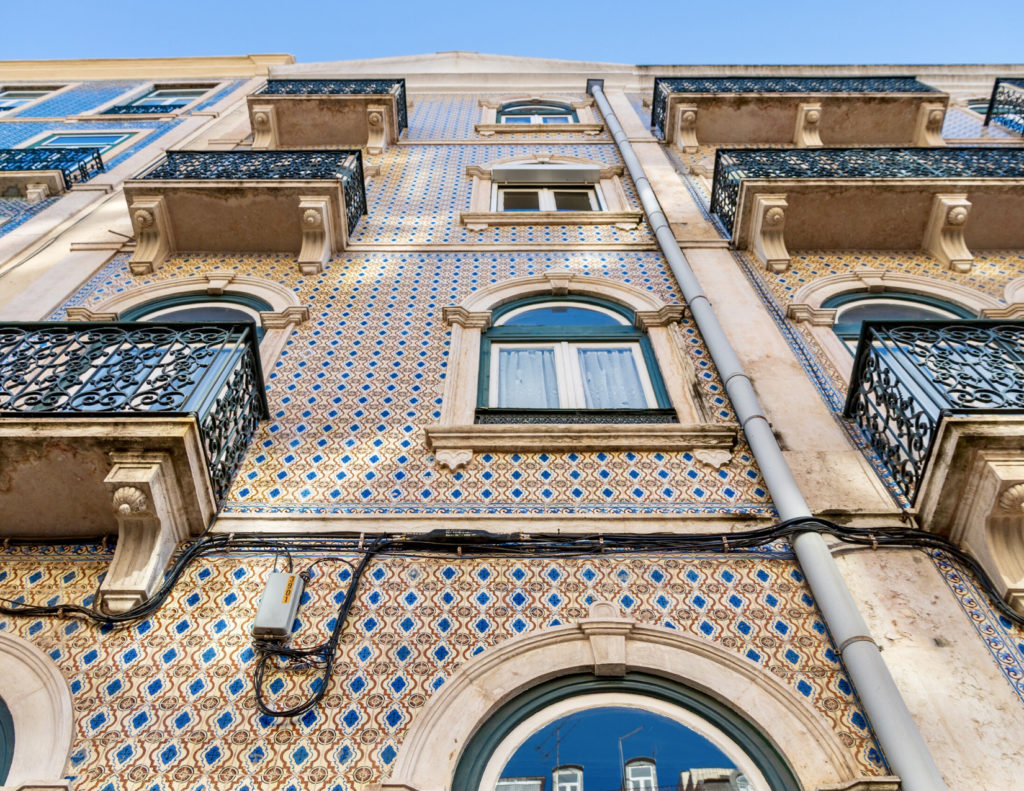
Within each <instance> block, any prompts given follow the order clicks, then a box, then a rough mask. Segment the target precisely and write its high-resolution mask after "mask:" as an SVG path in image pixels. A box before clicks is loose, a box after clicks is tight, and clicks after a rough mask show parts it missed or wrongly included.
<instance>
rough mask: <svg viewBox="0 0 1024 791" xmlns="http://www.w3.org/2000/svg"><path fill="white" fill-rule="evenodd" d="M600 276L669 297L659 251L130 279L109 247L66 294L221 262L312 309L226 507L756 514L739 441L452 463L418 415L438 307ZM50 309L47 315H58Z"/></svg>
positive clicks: (190, 264) (748, 460)
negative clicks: (726, 453)
mask: <svg viewBox="0 0 1024 791" xmlns="http://www.w3.org/2000/svg"><path fill="white" fill-rule="evenodd" d="M567 268H571V269H576V270H579V271H583V272H585V273H590V274H595V275H601V276H604V277H609V278H612V279H615V280H618V281H620V282H623V283H627V284H630V285H632V286H635V287H638V288H641V289H645V290H648V291H651V292H653V293H655V294H656V295H657V296H658V297H659V298H660V299H662V300H663V301H665V302H667V303H670V304H671V303H676V302H678V299H679V297H678V294H677V292H676V290H675V286H674V284H673V282H672V280H671V278H670V277H669V275H668V273H667V272H666V271H665V269H664V265H663V262H662V259H661V257H660V256H659V255H658V254H656V253H653V252H636V251H629V252H626V251H623V252H619V251H616V252H602V253H577V252H565V253H555V252H549V253H504V252H501V253H499V252H484V251H481V252H473V253H445V254H437V253H431V254H426V253H409V254H403V253H358V254H356V253H350V254H343V255H341V256H338V257H337V258H335V259H334V260H332V261H330V262H329V264H328V265H327V267H326V268H325V270H324V272H323V273H322V274H320V275H316V276H303V275H300V274H299V273H298V272H297V270H296V266H295V264H294V261H293V260H292V259H291V258H290V257H289V256H286V255H278V256H274V255H265V256H259V255H257V256H245V257H228V256H222V257H218V256H206V255H186V256H181V257H179V258H176V259H173V260H171V261H168V262H165V263H164V264H163V265H162V266H161V267H160V268H159V269H158V270H157V272H156V273H155V274H153V275H151V276H149V277H147V278H145V279H133V277H132V276H131V274H130V272H129V270H128V266H127V256H120V257H117V258H115V259H114V260H113V261H111V263H110V264H108V265H107V266H106V267H105V268H104V269H102V270H101V271H100V272H99V273H98V274H97V275H96V276H95V277H94V278H93V279H92V280H90V281H89V283H88V284H87V285H86V286H85V287H84V288H83V289H82V290H81V291H79V292H78V293H77V294H76V295H75V296H74V298H72V299H71V300H70V301H69V302H68V305H85V306H89V307H100V306H102V304H103V301H104V300H105V299H109V298H110V297H112V296H114V295H115V294H118V293H122V292H124V291H125V290H130V289H131V288H134V287H136V286H138V285H142V284H146V283H151V282H157V281H167V280H170V279H176V280H181V281H182V283H183V289H184V290H188V285H187V284H188V278H197V277H199V276H201V275H203V274H205V273H207V272H211V271H218V270H228V271H231V272H233V273H236V274H239V275H242V274H245V275H256V276H259V277H263V278H268V279H271V280H275V281H278V282H280V283H284V284H286V285H287V286H288V287H290V288H292V289H294V290H295V292H296V295H297V296H298V298H299V301H300V303H301V304H304V305H308V306H309V310H310V316H311V318H310V320H309V321H308V322H306V323H305V324H303V325H301V326H300V327H299V328H298V329H297V330H296V332H295V333H294V334H293V336H292V337H291V339H290V340H289V341H288V344H287V346H286V347H285V350H284V354H283V355H282V357H281V359H280V360H279V361H278V363H277V364H276V365H275V366H274V368H273V369H272V370H270V371H267V372H266V374H267V384H268V396H269V399H270V410H271V419H270V420H269V421H267V422H265V423H263V424H262V425H261V427H260V430H259V433H258V435H257V437H256V439H255V440H254V442H253V444H252V445H251V446H250V449H249V453H248V455H247V457H246V460H245V461H244V463H243V465H242V468H241V471H240V472H239V475H238V477H237V478H236V479H235V484H234V487H233V489H232V491H231V494H230V495H229V502H228V504H227V506H226V509H225V510H226V512H229V513H248V514H256V513H299V514H301V513H306V514H360V513H369V514H416V513H445V514H458V513H473V514H494V515H503V514H513V515H515V514H535V513H543V514H557V513H573V514H578V513H604V514H666V515H680V514H701V513H712V514H756V515H771V514H773V513H774V511H773V510H772V507H771V504H770V500H769V498H768V494H767V491H766V489H765V486H764V483H763V482H762V480H761V477H760V474H759V472H758V470H757V468H756V466H755V463H754V461H753V456H752V454H751V453H750V451H749V449H748V448H747V447H746V446H745V445H744V444H742V443H740V444H739V445H738V446H737V447H736V449H735V450H734V452H733V457H732V459H731V460H730V461H729V462H728V463H727V464H725V465H724V466H723V467H722V468H721V469H716V468H714V467H710V466H708V465H706V464H704V463H703V462H701V461H699V460H698V459H696V458H695V457H694V456H693V455H692V454H690V453H681V452H674V453H673V452H665V453H652V452H646V453H627V452H613V453H568V454H566V453H561V454H548V453H530V454H526V453H516V454H508V453H505V454H495V453H482V454H479V455H478V456H477V457H476V458H474V460H473V462H472V463H471V464H470V466H469V467H468V468H467V469H466V470H464V471H460V472H457V473H454V474H452V473H450V472H447V471H445V470H443V469H442V468H439V467H437V466H435V464H434V461H433V457H432V455H431V454H430V453H429V451H428V450H427V449H426V447H425V445H424V439H423V433H422V432H423V428H424V427H425V426H427V425H430V424H432V423H435V422H436V421H437V420H438V418H439V417H440V404H441V393H442V389H443V385H444V375H445V369H446V366H447V361H446V356H447V350H448V332H447V329H446V328H445V327H444V325H443V323H442V321H441V309H442V308H443V307H445V306H447V305H455V304H458V303H459V302H461V301H462V300H463V299H464V298H465V297H466V296H467V295H468V294H469V293H470V292H472V291H474V290H476V289H478V288H480V287H482V286H486V285H489V284H491V283H495V282H498V281H502V280H506V279H508V278H512V277H518V276H523V275H532V274H538V273H541V272H544V271H547V270H550V269H567ZM61 315H62V313H60V312H58V313H57V314H55V316H54V318H60V317H61ZM680 328H681V336H682V338H683V339H684V347H685V350H686V352H687V353H688V354H689V357H690V360H691V362H692V364H693V368H694V370H695V371H696V374H697V382H698V387H699V391H700V394H701V397H702V398H703V399H704V404H705V408H706V411H707V412H708V413H709V414H710V415H711V416H712V418H713V419H714V420H717V421H719V422H722V423H727V424H732V423H734V422H735V418H734V416H733V413H732V411H731V407H730V405H729V403H728V399H727V398H726V396H725V394H724V388H723V387H722V385H721V382H720V381H719V379H718V376H717V374H716V372H715V371H714V370H713V366H712V365H711V362H710V357H709V355H708V353H707V350H706V348H705V347H704V345H703V342H702V340H701V339H700V336H699V334H698V333H697V331H696V328H695V327H694V326H693V325H692V323H691V322H690V321H689V320H688V319H687V320H684V321H683V322H682V323H681V325H680Z"/></svg>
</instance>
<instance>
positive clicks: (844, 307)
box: [821, 292, 974, 354]
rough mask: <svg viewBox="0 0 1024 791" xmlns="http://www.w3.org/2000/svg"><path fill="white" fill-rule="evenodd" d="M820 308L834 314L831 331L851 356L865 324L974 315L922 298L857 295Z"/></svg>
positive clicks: (892, 294) (898, 294)
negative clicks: (866, 322) (827, 309)
mask: <svg viewBox="0 0 1024 791" xmlns="http://www.w3.org/2000/svg"><path fill="white" fill-rule="evenodd" d="M821 306H822V307H823V308H832V309H835V311H836V317H835V323H834V324H833V325H832V329H833V330H834V331H835V333H836V335H838V336H839V338H840V339H841V340H842V341H843V343H844V344H845V345H846V347H847V349H849V351H850V354H853V353H854V352H856V350H857V341H858V339H859V338H860V328H861V325H862V324H863V323H864V322H865V321H933V320H935V319H951V320H954V321H955V320H956V319H969V318H974V316H973V314H972V313H971V312H970V311H969V310H967V309H966V308H962V307H960V306H959V305H954V304H953V303H951V302H946V301H944V300H940V299H936V298H934V297H928V296H924V295H921V294H906V293H901V292H880V293H873V294H866V293H864V292H856V293H853V294H841V295H839V296H835V297H831V298H829V299H827V300H825V301H824V302H823V303H822V305H821Z"/></svg>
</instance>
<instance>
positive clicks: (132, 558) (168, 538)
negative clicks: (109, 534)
mask: <svg viewBox="0 0 1024 791" xmlns="http://www.w3.org/2000/svg"><path fill="white" fill-rule="evenodd" d="M110 459H111V461H112V462H113V464H114V466H113V468H112V469H111V471H110V473H109V474H108V475H107V477H106V480H105V481H104V483H105V484H106V487H107V490H108V491H109V492H110V496H111V505H112V507H113V509H114V516H115V518H116V519H117V526H118V538H117V549H116V550H115V552H114V559H113V561H112V562H111V564H110V568H109V569H108V570H107V575H106V577H105V578H104V580H103V584H102V585H101V586H100V591H99V593H100V599H101V602H102V606H103V607H104V608H105V609H106V610H107V611H108V612H112V613H122V612H125V611H127V610H130V609H132V608H133V607H137V606H138V605H140V604H142V603H143V602H144V601H145V600H146V599H148V598H149V597H150V596H151V595H152V594H153V592H154V591H155V590H156V589H157V587H158V586H159V585H160V581H161V580H162V578H163V573H164V569H165V568H166V566H167V561H168V560H169V559H170V557H171V554H172V553H173V552H174V548H175V547H176V546H177V545H178V544H179V543H180V542H181V541H183V540H184V539H185V538H187V537H188V532H189V531H188V525H187V523H186V521H185V518H184V505H183V504H182V503H181V501H180V500H181V496H180V492H179V488H178V486H177V484H176V483H175V481H174V468H173V465H172V463H171V456H170V454H169V453H163V452H161V453H138V452H130V453H111V454H110Z"/></svg>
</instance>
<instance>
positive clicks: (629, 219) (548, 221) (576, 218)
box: [459, 211, 643, 231]
mask: <svg viewBox="0 0 1024 791" xmlns="http://www.w3.org/2000/svg"><path fill="white" fill-rule="evenodd" d="M642 219H643V212H639V211H464V212H461V213H460V214H459V221H460V222H461V223H462V224H463V225H465V226H466V228H468V229H469V230H471V231H482V230H484V229H485V228H488V227H492V226H496V225H614V226H616V227H617V228H621V229H622V230H624V231H631V230H633V229H634V228H636V227H637V226H638V225H640V221H641V220H642Z"/></svg>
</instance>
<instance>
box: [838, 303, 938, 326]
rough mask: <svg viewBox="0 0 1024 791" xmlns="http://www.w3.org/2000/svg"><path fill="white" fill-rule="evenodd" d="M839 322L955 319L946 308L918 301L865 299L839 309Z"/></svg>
mask: <svg viewBox="0 0 1024 791" xmlns="http://www.w3.org/2000/svg"><path fill="white" fill-rule="evenodd" d="M837 318H838V320H839V323H841V324H862V323H863V322H865V321H917V320H919V319H946V318H950V319H955V318H958V316H957V315H956V314H955V313H953V312H951V311H948V310H943V309H942V308H939V307H934V306H932V305H923V304H921V303H919V302H910V301H907V300H896V299H884V300H882V299H878V300H867V301H865V302H859V303H856V304H854V305H851V306H850V307H849V308H847V309H846V310H842V309H840V310H839V312H838V316H837Z"/></svg>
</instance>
